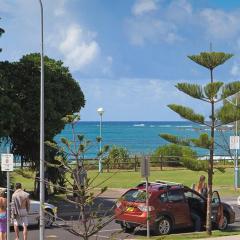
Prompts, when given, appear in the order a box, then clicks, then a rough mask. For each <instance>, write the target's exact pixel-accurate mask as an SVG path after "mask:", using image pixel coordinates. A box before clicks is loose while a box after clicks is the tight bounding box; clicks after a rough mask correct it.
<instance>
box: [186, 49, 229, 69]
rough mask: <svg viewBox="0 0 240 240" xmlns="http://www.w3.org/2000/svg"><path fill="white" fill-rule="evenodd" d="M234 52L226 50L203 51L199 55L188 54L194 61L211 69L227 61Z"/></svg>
mask: <svg viewBox="0 0 240 240" xmlns="http://www.w3.org/2000/svg"><path fill="white" fill-rule="evenodd" d="M232 56H233V54H229V53H224V52H201V53H200V54H199V55H191V56H188V58H190V59H191V60H192V61H194V62H195V63H198V64H200V65H202V66H203V67H206V68H208V69H210V70H212V69H214V68H215V67H217V66H219V65H221V64H223V63H225V62H226V61H227V60H228V59H229V58H231V57H232Z"/></svg>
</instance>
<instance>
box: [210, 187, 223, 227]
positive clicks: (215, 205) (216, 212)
mask: <svg viewBox="0 0 240 240" xmlns="http://www.w3.org/2000/svg"><path fill="white" fill-rule="evenodd" d="M212 220H213V222H215V223H216V224H217V226H221V225H222V221H223V205H222V203H221V199H220V196H219V193H218V191H214V192H213V194H212Z"/></svg>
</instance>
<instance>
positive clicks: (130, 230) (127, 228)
mask: <svg viewBox="0 0 240 240" xmlns="http://www.w3.org/2000/svg"><path fill="white" fill-rule="evenodd" d="M121 228H122V230H123V232H125V233H133V232H134V230H135V227H131V226H127V225H123V224H121Z"/></svg>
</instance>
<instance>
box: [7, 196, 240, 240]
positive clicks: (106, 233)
mask: <svg viewBox="0 0 240 240" xmlns="http://www.w3.org/2000/svg"><path fill="white" fill-rule="evenodd" d="M115 197H117V196H116V195H115ZM98 201H99V202H104V206H105V207H106V209H107V208H109V207H110V206H112V204H113V201H114V198H113V197H112V196H110V197H108V196H105V197H104V198H99V199H98ZM224 201H225V202H228V203H230V204H231V205H232V206H233V207H234V210H235V212H236V220H237V221H236V223H235V224H232V225H231V226H230V229H233V230H235V229H238V230H240V209H239V208H238V207H237V200H236V198H225V199H224ZM59 204H60V205H61V208H62V211H61V212H60V215H61V217H64V218H65V219H67V220H68V221H69V220H70V219H72V218H73V217H74V216H75V217H76V209H74V207H73V206H71V205H69V204H66V203H64V204H63V203H59ZM71 221H72V222H75V221H73V220H71ZM113 234H114V235H115V238H117V239H126V238H129V239H131V238H134V236H133V235H130V234H126V233H122V232H121V229H120V227H119V225H118V224H116V223H115V222H111V223H110V224H109V225H107V226H106V227H105V228H104V229H102V230H101V231H99V233H98V235H97V236H98V239H109V238H111V237H112V235H113ZM135 235H136V236H146V231H145V230H139V231H137V232H136V233H135ZM45 236H46V237H45V239H46V240H50V239H52V240H54V239H58V240H75V239H76V240H77V239H79V237H76V236H74V235H72V234H71V233H69V232H67V231H66V230H65V229H64V225H63V222H62V221H57V225H54V226H53V227H52V228H50V229H46V235H45ZM11 239H14V232H11ZM29 239H31V240H38V239H39V231H38V229H37V228H31V229H29ZM92 239H96V235H95V236H94V237H93V238H92Z"/></svg>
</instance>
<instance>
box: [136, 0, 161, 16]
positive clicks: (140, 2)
mask: <svg viewBox="0 0 240 240" xmlns="http://www.w3.org/2000/svg"><path fill="white" fill-rule="evenodd" d="M156 9H157V5H156V1H155V0H136V2H135V4H134V5H133V8H132V13H133V15H135V16H138V15H142V14H145V13H148V12H152V11H154V10H156Z"/></svg>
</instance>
